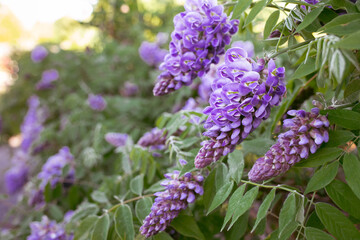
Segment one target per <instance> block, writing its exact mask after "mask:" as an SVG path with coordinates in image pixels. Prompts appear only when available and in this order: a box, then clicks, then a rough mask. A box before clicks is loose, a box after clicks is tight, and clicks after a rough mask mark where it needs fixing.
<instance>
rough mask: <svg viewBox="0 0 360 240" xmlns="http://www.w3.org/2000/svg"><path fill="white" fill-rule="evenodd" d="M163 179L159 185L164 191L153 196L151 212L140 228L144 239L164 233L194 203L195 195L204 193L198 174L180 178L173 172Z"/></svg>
mask: <svg viewBox="0 0 360 240" xmlns="http://www.w3.org/2000/svg"><path fill="white" fill-rule="evenodd" d="M165 177H166V178H167V180H165V181H164V182H162V184H161V185H162V186H164V187H165V191H163V192H157V193H155V194H154V195H155V196H156V198H155V202H154V204H153V206H152V207H151V212H150V214H149V215H148V216H147V217H146V218H145V220H144V222H143V225H142V226H141V227H140V232H141V234H143V235H145V236H146V237H151V236H153V235H155V234H157V233H158V232H161V231H164V230H165V228H166V227H167V226H168V225H169V224H170V222H171V221H172V220H173V219H174V218H176V217H177V216H178V215H179V213H180V211H181V210H183V209H186V208H187V206H188V204H189V203H193V202H194V201H195V199H196V195H197V194H199V195H202V194H203V192H204V190H203V187H202V182H203V180H204V177H203V176H202V175H200V174H198V173H189V172H187V173H185V174H184V176H181V177H180V176H179V171H174V172H173V173H167V174H165Z"/></svg>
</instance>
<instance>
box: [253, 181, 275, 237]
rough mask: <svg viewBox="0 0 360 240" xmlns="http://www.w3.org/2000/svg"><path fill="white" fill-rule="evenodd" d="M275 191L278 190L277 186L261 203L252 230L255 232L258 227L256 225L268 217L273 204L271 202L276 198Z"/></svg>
mask: <svg viewBox="0 0 360 240" xmlns="http://www.w3.org/2000/svg"><path fill="white" fill-rule="evenodd" d="M275 192H276V189H275V188H273V189H271V191H270V193H269V194H268V195H267V196H266V197H265V199H264V201H263V202H262V204H261V205H260V207H259V211H258V212H257V216H256V221H255V224H254V227H253V228H252V230H251V232H253V231H254V230H255V229H256V227H257V226H258V225H259V223H260V221H261V220H262V219H263V218H264V217H266V215H267V212H268V210H269V208H270V206H271V203H272V201H273V200H274V198H275Z"/></svg>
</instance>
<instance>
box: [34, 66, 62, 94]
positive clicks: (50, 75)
mask: <svg viewBox="0 0 360 240" xmlns="http://www.w3.org/2000/svg"><path fill="white" fill-rule="evenodd" d="M58 79H59V72H58V71H57V70H56V69H49V70H46V71H44V72H43V73H42V76H41V80H40V81H39V82H38V83H37V84H36V90H45V89H50V88H53V87H54V84H53V82H54V81H56V80H58Z"/></svg>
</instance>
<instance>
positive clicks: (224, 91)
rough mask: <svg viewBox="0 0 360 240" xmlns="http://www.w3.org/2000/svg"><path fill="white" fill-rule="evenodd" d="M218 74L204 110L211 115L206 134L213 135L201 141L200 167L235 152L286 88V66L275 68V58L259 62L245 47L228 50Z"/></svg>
mask: <svg viewBox="0 0 360 240" xmlns="http://www.w3.org/2000/svg"><path fill="white" fill-rule="evenodd" d="M218 76H219V78H217V79H216V80H215V81H214V83H213V85H212V88H213V92H212V94H211V96H210V100H209V103H210V106H208V107H207V108H205V110H204V113H205V114H207V115H208V118H207V120H206V122H205V124H204V127H205V129H207V131H206V132H205V133H204V135H205V136H207V137H209V138H210V139H209V140H206V141H204V142H203V143H202V146H203V147H202V148H201V149H200V151H199V153H198V155H197V156H196V158H195V166H196V167H197V168H203V167H205V166H207V165H209V164H210V163H212V162H214V161H217V160H219V158H220V157H221V156H225V155H227V154H228V153H230V152H232V151H233V150H234V149H235V146H236V145H237V144H239V143H241V142H242V141H243V140H244V139H245V138H246V137H247V136H248V135H249V134H250V133H251V132H252V131H254V130H255V129H256V128H257V127H258V126H259V125H260V123H261V122H262V121H263V120H265V119H267V118H268V117H269V116H270V111H271V108H272V107H273V106H276V105H278V104H279V103H280V101H281V100H282V98H283V95H284V94H285V92H286V89H285V86H284V83H283V78H284V76H285V69H284V68H283V67H281V68H276V66H275V62H274V61H273V60H270V61H269V64H268V68H267V69H264V61H263V60H262V59H260V60H259V61H258V62H257V63H256V62H255V61H254V60H252V59H251V58H248V57H247V52H246V51H245V50H244V49H242V48H230V49H229V50H228V51H227V52H226V54H225V64H224V65H222V66H220V67H219V68H218Z"/></svg>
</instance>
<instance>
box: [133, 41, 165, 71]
mask: <svg viewBox="0 0 360 240" xmlns="http://www.w3.org/2000/svg"><path fill="white" fill-rule="evenodd" d="M167 53H168V51H166V50H165V49H161V48H160V46H159V44H157V43H156V42H155V43H152V42H147V41H144V42H142V43H141V45H140V47H139V55H140V57H141V59H142V60H143V61H144V62H145V63H146V64H147V65H149V66H153V67H156V66H159V64H160V63H162V62H163V61H164V57H165V55H166V54H167Z"/></svg>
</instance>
